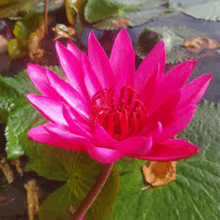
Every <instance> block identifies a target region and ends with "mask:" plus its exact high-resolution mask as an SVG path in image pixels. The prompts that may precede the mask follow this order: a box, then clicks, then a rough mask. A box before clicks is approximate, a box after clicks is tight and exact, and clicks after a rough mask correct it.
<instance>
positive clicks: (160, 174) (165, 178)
mask: <svg viewBox="0 0 220 220" xmlns="http://www.w3.org/2000/svg"><path fill="white" fill-rule="evenodd" d="M142 174H143V177H144V180H145V182H146V183H148V184H149V185H150V186H162V185H166V184H168V183H170V182H172V181H174V180H175V179H176V162H175V161H172V162H156V161H150V162H149V163H147V164H144V165H143V166H142ZM148 187H149V186H147V187H144V188H142V189H147V188H148Z"/></svg>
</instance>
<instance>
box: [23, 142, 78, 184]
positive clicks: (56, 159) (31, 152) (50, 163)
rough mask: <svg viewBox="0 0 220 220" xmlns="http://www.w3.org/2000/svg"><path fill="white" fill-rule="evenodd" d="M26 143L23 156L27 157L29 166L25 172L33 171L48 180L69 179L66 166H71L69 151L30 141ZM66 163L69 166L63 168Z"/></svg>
mask: <svg viewBox="0 0 220 220" xmlns="http://www.w3.org/2000/svg"><path fill="white" fill-rule="evenodd" d="M26 143H27V144H26V145H25V154H26V155H27V156H28V157H29V164H28V166H26V167H25V171H35V172H37V173H38V174H39V175H40V176H43V177H45V178H47V179H50V180H59V181H67V180H68V178H70V173H69V172H68V171H69V167H68V166H71V165H72V164H71V163H72V160H73V158H74V157H73V155H72V154H71V152H70V151H68V150H65V149H62V148H57V147H51V146H47V145H44V144H39V143H34V142H32V141H30V140H27V142H26ZM48 158H49V159H48ZM66 161H69V164H68V165H66V166H65V164H67V163H66Z"/></svg>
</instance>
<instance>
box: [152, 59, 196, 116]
mask: <svg viewBox="0 0 220 220" xmlns="http://www.w3.org/2000/svg"><path fill="white" fill-rule="evenodd" d="M196 64H197V61H195V60H191V61H186V62H184V63H181V64H179V65H178V66H176V67H175V68H173V69H171V70H170V71H169V72H167V73H166V74H165V75H163V77H162V78H161V82H160V83H159V85H158V87H157V90H156V93H155V94H154V97H153V98H152V102H151V103H150V105H149V107H148V111H149V114H151V113H152V112H154V111H155V110H156V109H157V108H158V107H159V106H160V105H161V104H163V103H164V102H166V101H167V100H168V99H169V98H170V97H171V96H172V94H173V93H174V92H176V90H178V89H181V88H182V87H183V85H184V84H185V83H186V81H187V80H188V79H189V76H190V74H191V72H192V71H193V69H194V67H195V65H196ZM171 86H172V89H171V88H170V87H171Z"/></svg>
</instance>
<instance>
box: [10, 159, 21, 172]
mask: <svg viewBox="0 0 220 220" xmlns="http://www.w3.org/2000/svg"><path fill="white" fill-rule="evenodd" d="M11 163H12V164H14V165H15V167H16V170H17V171H18V173H19V174H20V175H21V176H23V175H24V174H23V170H22V168H21V164H20V160H19V158H18V159H15V160H12V161H11Z"/></svg>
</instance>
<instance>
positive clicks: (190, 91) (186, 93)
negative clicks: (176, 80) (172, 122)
mask: <svg viewBox="0 0 220 220" xmlns="http://www.w3.org/2000/svg"><path fill="white" fill-rule="evenodd" d="M211 78H212V74H205V75H202V76H200V77H198V78H196V79H195V80H193V81H192V82H191V83H189V84H188V85H186V86H185V87H184V88H183V90H182V97H181V100H180V103H181V104H180V108H182V107H183V106H185V105H189V104H197V103H198V102H199V101H200V99H201V98H202V96H203V95H204V93H205V91H206V89H207V87H208V85H209V83H210V81H211Z"/></svg>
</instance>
